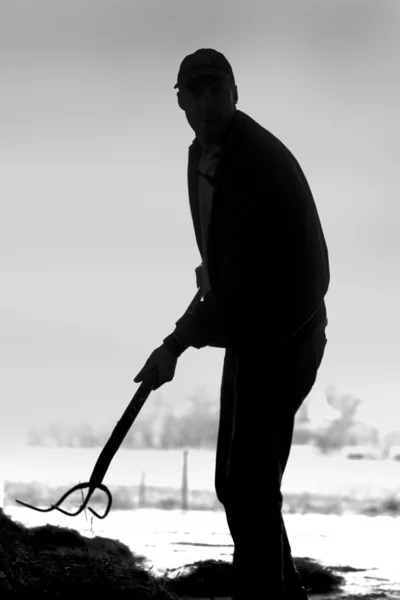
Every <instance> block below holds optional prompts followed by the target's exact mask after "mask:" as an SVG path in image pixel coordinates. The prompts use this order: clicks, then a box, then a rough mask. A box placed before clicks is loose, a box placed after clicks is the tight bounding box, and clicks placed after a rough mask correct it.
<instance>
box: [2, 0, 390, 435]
mask: <svg viewBox="0 0 400 600" xmlns="http://www.w3.org/2000/svg"><path fill="white" fill-rule="evenodd" d="M399 25H400V4H399V3H398V2H396V0H393V1H391V2H390V1H385V0H380V2H376V1H374V0H359V1H353V0H341V1H339V0H336V1H335V2H333V1H332V2H319V1H318V0H314V1H311V0H307V1H304V0H291V1H282V0H280V1H279V2H274V3H272V2H267V1H266V0H262V1H260V2H252V1H251V0H249V1H248V2H246V3H243V2H232V1H229V2H228V0H225V1H221V2H218V3H215V2H210V1H208V0H203V1H202V2H201V3H200V4H199V3H194V2H187V1H184V0H179V1H177V0H172V1H169V2H161V1H159V2H149V0H145V1H144V0H143V1H141V2H138V1H136V0H135V1H134V2H133V1H131V2H129V1H119V0H108V1H105V0H89V1H86V0H78V1H75V0H74V1H72V0H68V1H67V0H61V1H60V0H58V1H54V0H46V1H42V0H35V2H30V0H10V1H8V2H5V1H4V0H1V1H0V56H1V58H0V61H1V62H0V74H1V79H0V81H1V93H0V160H1V163H0V165H1V176H0V202H1V218H0V256H1V297H0V298H1V299H0V305H1V310H0V329H1V335H0V359H1V376H0V393H1V418H0V421H1V431H2V438H3V440H4V439H6V438H9V439H11V438H12V439H15V438H16V437H18V436H20V435H25V431H26V428H27V427H28V426H29V425H30V424H37V423H39V422H40V421H44V422H50V421H60V422H68V421H74V422H79V421H81V420H86V421H92V422H93V423H94V424H95V423H97V422H102V423H109V426H110V431H111V429H112V427H113V426H114V425H115V423H116V421H117V419H119V417H120V415H121V414H122V412H123V410H124V409H125V406H126V405H127V404H128V402H129V401H130V399H131V397H132V395H133V394H134V392H135V391H136V390H137V388H138V386H137V384H134V383H133V377H134V376H135V375H136V374H137V372H138V371H139V370H140V369H141V368H142V366H143V364H144V362H145V361H146V360H147V358H148V356H149V354H150V353H151V352H152V351H153V350H154V349H155V348H156V347H157V346H159V345H160V344H161V343H162V339H163V338H164V337H165V336H166V335H168V334H169V333H171V332H172V331H173V329H174V324H175V321H176V320H178V318H180V316H181V315H182V314H183V312H184V311H185V309H186V306H187V305H188V304H189V302H190V300H191V299H192V297H193V295H194V294H195V292H196V286H195V273H194V269H195V267H197V266H198V265H199V264H200V262H201V258H200V254H199V251H198V249H197V245H196V242H195V236H194V230H193V224H192V220H191V215H190V210H189V200H188V190H187V160H188V147H189V145H190V144H191V142H192V141H193V139H194V136H195V134H194V132H193V131H192V129H191V128H190V127H189V124H188V123H187V121H186V117H185V115H184V113H183V112H182V111H181V110H180V109H179V107H178V104H177V101H176V90H174V89H173V86H174V84H175V83H176V78H177V73H178V69H179V65H180V63H181V61H182V59H183V58H184V57H185V56H186V55H187V54H190V53H192V52H194V51H195V50H197V49H198V48H201V47H211V48H215V49H217V50H219V51H220V52H222V53H223V54H225V56H226V57H227V58H228V60H229V61H230V63H231V65H232V68H233V71H234V74H235V78H236V83H237V86H238V92H239V102H238V108H239V109H240V110H242V111H244V112H245V113H246V114H248V115H249V116H250V117H252V118H253V119H255V120H256V121H257V122H258V123H259V124H260V125H262V126H263V127H265V128H266V129H268V130H269V131H271V132H272V133H273V134H274V135H276V136H277V137H278V138H279V139H280V140H281V141H282V142H283V143H284V144H285V145H287V146H288V147H289V149H290V150H291V151H292V152H293V154H294V155H295V156H296V158H297V159H298V161H299V162H300V165H301V166H302V168H303V170H304V172H305V174H306V177H307V179H308V181H309V183H310V186H311V189H312V191H313V194H314V198H315V202H316V205H317V208H318V211H319V215H320V218H321V222H322V226H323V229H324V233H325V237H326V241H327V244H328V249H329V254H330V267H331V285H330V290H329V292H328V295H327V297H326V304H327V309H328V318H329V326H328V328H327V337H328V345H327V348H326V354H325V358H324V361H323V365H322V367H321V369H320V372H319V375H318V380H317V383H316V385H315V387H314V390H313V392H312V393H311V400H312V401H311V417H312V418H313V419H316V420H321V419H324V418H327V417H329V416H330V415H331V414H332V413H331V410H330V409H329V408H326V402H325V393H324V390H325V389H326V388H327V387H328V386H335V387H336V389H337V391H338V392H340V393H349V394H354V395H355V396H357V397H358V398H361V399H363V401H364V402H363V405H362V407H361V408H360V413H359V414H360V416H361V417H363V418H364V419H365V420H366V421H367V422H372V423H374V424H377V425H378V426H379V427H384V428H396V427H397V426H398V428H400V422H399V421H397V419H400V410H399V405H400V374H399V367H400V344H399V334H400V317H399V306H400V301H399V300H400V293H399V292H400V281H399V279H400V277H399V268H398V265H399V257H400V236H399V233H398V231H399V225H400V207H399V177H398V174H399V159H400V149H399V148H400V146H399V106H400V94H399V92H400V84H399V77H398V72H399V58H400V56H399V55H400V36H399ZM223 355H224V353H223V350H218V349H211V348H206V349H203V350H200V351H198V350H195V349H190V350H188V351H187V352H186V353H185V354H184V355H183V356H182V357H181V359H180V360H179V362H178V366H177V371H176V375H175V379H174V380H173V381H172V382H171V383H169V384H166V385H164V386H163V387H162V388H161V389H160V390H159V391H158V392H156V393H155V394H161V395H162V396H163V398H164V399H166V400H168V401H169V402H171V403H175V406H176V407H177V410H179V406H181V405H182V403H183V400H184V398H185V396H186V395H188V394H190V393H191V392H193V390H194V389H195V388H196V387H200V386H202V385H204V386H205V388H206V389H207V390H208V392H209V395H210V396H212V397H215V398H216V400H217V399H218V397H219V389H220V380H221V373H222V362H223ZM153 398H154V395H153ZM151 399H152V396H150V397H149V399H148V401H147V402H148V403H150V402H151ZM146 409H147V406H146V405H145V406H144V408H143V412H145V411H146Z"/></svg>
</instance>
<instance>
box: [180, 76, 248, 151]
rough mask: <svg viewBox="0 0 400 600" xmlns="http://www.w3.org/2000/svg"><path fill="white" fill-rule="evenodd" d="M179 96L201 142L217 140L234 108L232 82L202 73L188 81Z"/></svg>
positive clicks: (227, 123)
mask: <svg viewBox="0 0 400 600" xmlns="http://www.w3.org/2000/svg"><path fill="white" fill-rule="evenodd" d="M180 97H181V107H182V108H183V110H184V111H185V114H186V118H187V120H188V123H189V125H190V126H191V128H192V129H193V131H194V132H195V133H196V136H197V137H198V138H199V139H200V141H201V142H202V141H204V143H205V144H212V143H213V142H218V140H219V138H220V137H221V135H223V134H224V132H225V130H226V127H227V126H228V125H229V123H230V121H231V119H232V116H233V115H234V113H235V110H236V107H235V87H234V86H233V84H232V82H230V81H228V80H224V79H220V78H218V77H215V76H214V75H202V76H201V77H198V78H196V79H194V80H192V81H190V82H189V83H187V85H186V87H184V88H183V89H182V91H181V94H180Z"/></svg>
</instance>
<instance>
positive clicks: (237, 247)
mask: <svg viewBox="0 0 400 600" xmlns="http://www.w3.org/2000/svg"><path fill="white" fill-rule="evenodd" d="M252 190H253V191H252V192H251V191H250V192H249V195H248V197H247V198H246V199H245V200H244V202H243V204H242V206H241V208H240V210H238V212H237V215H236V219H235V225H234V227H233V231H232V234H231V235H232V237H231V239H232V243H231V246H230V248H229V250H228V252H226V254H225V256H224V259H223V264H222V268H221V280H220V282H219V283H218V289H217V290H215V293H214V291H210V292H208V293H207V294H206V295H205V297H204V301H203V302H199V303H197V305H196V306H195V307H194V308H193V310H192V311H191V312H189V313H187V314H185V315H183V316H182V317H181V318H180V319H179V320H178V321H177V322H176V328H175V330H174V332H173V333H172V334H171V335H170V336H168V337H167V338H165V340H164V343H166V345H169V344H170V345H171V346H172V344H173V345H174V349H175V351H178V352H180V353H182V352H183V351H184V350H185V349H186V348H187V347H189V346H193V347H194V348H197V349H200V348H204V347H205V346H208V345H211V344H212V343H213V341H215V340H216V339H218V338H224V339H229V340H232V341H237V340H238V339H239V340H240V339H244V338H246V337H248V334H249V332H250V333H252V334H253V335H254V334H256V332H257V329H258V326H259V324H260V322H261V321H262V320H264V321H265V320H266V313H268V304H271V306H272V304H273V300H274V299H273V297H272V296H273V294H274V289H272V290H271V288H270V289H268V287H269V286H268V283H269V281H272V282H273V286H274V285H275V281H276V280H275V276H274V273H275V272H276V269H277V268H278V264H279V263H278V258H279V256H278V255H279V244H280V239H279V223H278V221H277V217H276V205H274V202H275V195H274V197H273V196H272V193H269V194H268V196H267V195H266V194H265V193H263V192H262V187H260V184H258V185H257V183H256V182H255V181H254V180H253V182H252ZM265 291H267V294H270V296H268V295H265ZM178 344H179V346H178Z"/></svg>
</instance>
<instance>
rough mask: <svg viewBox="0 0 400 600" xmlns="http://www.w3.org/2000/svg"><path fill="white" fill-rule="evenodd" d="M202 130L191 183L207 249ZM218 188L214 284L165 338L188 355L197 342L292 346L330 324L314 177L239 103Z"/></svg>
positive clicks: (193, 152) (212, 238) (210, 248)
mask: <svg viewBox="0 0 400 600" xmlns="http://www.w3.org/2000/svg"><path fill="white" fill-rule="evenodd" d="M200 154H201V148H200V145H199V142H198V140H197V138H195V139H194V140H193V142H192V144H191V146H190V147H189V157H188V191H189V203H190V210H191V215H192V219H193V225H194V231H195V236H196V241H197V245H198V248H199V251H200V254H201V256H202V257H203V254H204V252H203V249H202V247H201V235H200V227H199V206H198V197H197V185H196V183H197V177H198V163H199V159H200ZM210 183H211V185H212V187H213V189H214V194H213V203H212V210H211V216H210V224H209V232H208V244H207V253H206V256H207V265H206V266H207V271H208V276H209V280H210V283H211V288H212V290H211V291H209V292H208V293H207V294H206V295H205V297H204V300H203V302H199V303H198V304H197V305H196V306H195V307H194V308H193V309H192V310H191V311H189V312H188V313H185V314H184V315H183V316H182V317H181V318H180V319H179V320H178V321H177V322H176V328H175V330H174V332H173V333H172V334H171V335H170V336H168V337H167V338H165V340H164V343H165V344H166V345H167V347H169V348H170V349H171V351H174V352H176V353H177V355H179V354H180V353H181V351H182V350H183V349H185V348H186V347H189V346H192V347H194V348H197V349H200V348H203V347H205V346H214V347H225V348H226V347H234V346H243V345H244V346H245V347H246V346H248V345H249V344H250V345H259V344H265V343H267V344H271V345H272V346H273V347H276V346H277V345H278V346H279V347H286V346H287V345H288V344H291V343H294V342H295V341H296V340H298V339H299V338H300V337H302V338H303V337H304V336H307V335H308V336H309V335H312V333H313V332H314V331H315V330H317V329H321V328H325V327H326V325H327V323H328V320H327V314H326V306H325V301H324V298H325V295H326V293H327V291H328V288H329V283H330V269H329V256H328V249H327V245H326V242H325V238H324V234H323V231H322V226H321V222H320V219H319V215H318V211H317V208H316V205H315V202H314V198H313V195H312V192H311V189H310V187H309V185H308V182H307V180H306V177H305V175H304V173H303V171H302V169H301V167H300V165H299V163H298V162H297V160H296V158H295V157H294V156H293V154H292V153H291V152H290V151H289V150H288V148H287V147H286V146H285V145H284V144H283V143H282V142H281V141H280V140H279V139H278V138H277V137H275V136H274V135H273V134H272V133H271V132H269V131H268V130H267V129H265V128H264V127H262V126H261V125H259V124H258V123H257V122H256V121H255V120H253V119H252V118H251V117H249V116H248V115H247V114H245V113H244V112H242V111H240V110H238V109H236V111H235V114H234V117H233V119H232V121H231V124H230V126H229V128H228V130H227V132H226V135H225V139H224V142H223V149H222V152H221V155H220V158H219V162H218V165H217V168H216V171H215V173H214V177H212V178H210Z"/></svg>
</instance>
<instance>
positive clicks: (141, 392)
mask: <svg viewBox="0 0 400 600" xmlns="http://www.w3.org/2000/svg"><path fill="white" fill-rule="evenodd" d="M200 298H201V289H199V290H198V291H197V292H196V295H195V297H194V298H193V300H192V301H191V303H190V304H189V306H188V308H187V309H186V312H185V314H187V313H189V312H190V311H191V309H192V308H193V307H194V305H195V304H196V303H197V302H198V300H199V299H200ZM155 376H156V374H155V373H154V371H150V372H149V374H148V376H147V377H146V379H145V380H144V381H142V383H141V385H140V387H139V389H138V390H137V392H136V393H135V395H134V396H133V398H132V400H131V401H130V403H129V404H128V406H127V408H126V410H125V412H124V414H123V415H122V417H121V419H120V420H119V421H118V422H117V424H116V426H115V428H114V431H113V432H112V434H111V436H110V438H109V440H108V442H107V443H106V445H105V446H104V448H103V450H102V451H101V453H100V456H99V458H98V459H97V462H96V464H95V466H94V469H93V472H92V475H91V477H90V479H89V481H88V482H87V483H79V484H78V485H75V486H74V487H73V488H71V489H70V490H69V491H68V492H66V493H65V494H64V495H63V496H62V497H61V498H60V500H59V501H58V502H56V504H52V505H51V506H50V508H37V507H36V506H32V505H31V504H27V503H26V502H22V501H21V500H16V502H18V504H22V506H26V507H27V508H32V509H33V510H37V511H39V512H50V511H52V510H58V511H59V512H61V513H63V514H64V515H68V516H70V517H76V516H77V515H79V514H80V513H81V512H82V511H83V510H85V508H86V507H87V504H88V502H89V500H90V498H91V496H92V494H93V492H94V491H95V489H96V488H98V489H99V490H102V491H103V492H105V493H106V494H107V497H108V506H107V509H106V511H105V512H104V514H103V515H99V514H98V513H97V512H96V511H95V510H94V509H93V508H90V506H89V507H88V510H90V512H91V513H92V514H93V515H94V516H95V517H97V518H98V519H105V518H106V516H107V515H108V513H109V512H110V509H111V504H112V495H111V492H110V490H109V489H108V488H107V487H106V486H105V485H104V484H103V483H102V481H103V479H104V476H105V474H106V473H107V470H108V468H109V466H110V464H111V461H112V459H113V458H114V456H115V454H116V452H117V451H118V449H119V447H120V446H121V444H122V442H123V440H124V438H125V436H126V434H127V433H128V431H129V429H130V428H131V426H132V423H133V422H134V421H135V419H136V417H137V416H138V414H139V412H140V410H141V408H142V406H143V404H144V403H145V402H146V400H147V398H148V397H149V395H150V393H151V391H152V390H153V387H154V386H155ZM84 488H89V491H88V494H87V496H86V500H85V501H84V503H83V504H82V506H81V507H80V508H79V509H78V510H77V511H76V512H74V513H70V512H67V511H66V510H63V509H62V508H60V504H61V503H62V502H64V500H65V498H67V496H69V495H70V494H72V493H73V492H76V491H77V490H83V489H84Z"/></svg>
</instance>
